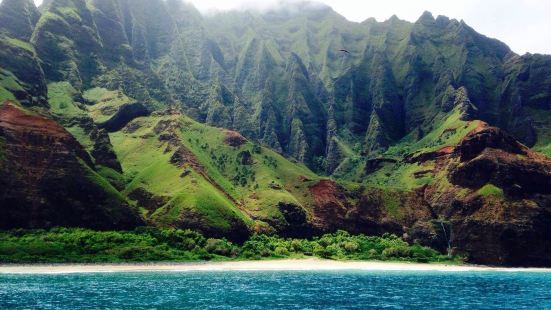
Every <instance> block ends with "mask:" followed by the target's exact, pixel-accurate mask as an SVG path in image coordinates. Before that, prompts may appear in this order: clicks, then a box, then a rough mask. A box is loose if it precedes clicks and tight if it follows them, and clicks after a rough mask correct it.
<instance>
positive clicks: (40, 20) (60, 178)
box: [0, 0, 551, 265]
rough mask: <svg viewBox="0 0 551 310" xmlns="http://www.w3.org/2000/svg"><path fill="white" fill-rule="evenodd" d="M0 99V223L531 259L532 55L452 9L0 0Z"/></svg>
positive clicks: (537, 135) (548, 84)
mask: <svg viewBox="0 0 551 310" xmlns="http://www.w3.org/2000/svg"><path fill="white" fill-rule="evenodd" d="M0 102H2V105H1V106H0V147H1V149H0V185H1V191H0V205H1V206H2V207H1V212H2V217H1V219H0V228H17V227H26V228H27V227H28V228H44V227H53V226H81V227H89V228H96V229H108V228H125V229H126V228H132V227H136V226H140V225H154V226H161V227H181V228H193V229H196V230H199V231H201V232H203V233H204V234H206V235H208V236H215V237H228V238H231V239H234V240H243V239H245V238H247V236H249V235H250V234H252V233H255V232H263V233H278V234H280V235H283V236H298V237H303V236H311V235H314V234H319V233H323V232H330V231H335V230H337V229H345V230H348V231H350V232H353V233H368V234H382V233H385V232H391V233H395V234H398V235H400V236H403V237H404V238H405V239H406V240H408V241H410V242H419V243H422V244H424V245H430V246H432V247H435V248H437V249H440V250H442V251H445V250H447V249H448V247H451V248H452V249H451V250H453V251H455V252H457V253H460V254H464V255H466V256H467V257H468V258H469V259H470V260H471V261H474V262H481V263H495V264H498V263H499V264H534V265H549V264H551V244H550V242H551V236H550V233H549V232H548V229H547V227H549V225H550V224H551V214H550V209H549V208H550V206H551V190H550V188H551V160H550V159H549V158H548V157H546V155H544V154H551V135H550V134H549V132H550V131H549V129H550V126H551V106H550V104H551V57H550V56H545V55H530V54H527V55H524V56H519V55H517V54H515V53H513V52H512V51H511V50H510V49H509V48H508V47H507V46H506V45H505V44H503V43H501V42H499V41H497V40H494V39H490V38H487V37H485V36H483V35H481V34H479V33H477V32H476V31H475V30H473V29H472V28H471V27H469V26H468V25H466V24H465V23H464V22H463V21H457V20H453V19H448V18H447V17H442V16H439V17H438V18H434V17H433V16H432V15H431V14H430V13H425V14H423V15H422V16H421V17H420V19H419V20H418V21H417V22H415V23H410V22H406V21H402V20H400V19H398V18H397V17H392V18H390V19H389V20H387V21H385V22H377V21H375V20H374V19H368V20H366V21H364V22H362V23H353V22H350V21H347V20H346V19H345V18H344V17H342V16H340V15H339V14H337V13H336V12H335V11H333V10H332V9H331V8H329V7H327V6H324V5H321V4H316V3H311V2H291V3H285V4H282V5H281V6H280V7H279V8H277V9H274V10H271V11H267V12H253V11H243V12H237V11H231V12H224V13H219V14H216V15H207V16H205V15H202V14H200V13H199V12H198V11H197V10H196V9H195V8H194V7H193V6H192V5H190V4H187V3H185V2H183V1H180V0H166V1H165V0H48V1H44V3H43V4H42V6H41V7H39V8H37V7H36V6H35V4H34V3H33V1H32V0H3V1H2V2H1V4H0ZM36 124H42V125H43V126H42V127H41V126H37V125H36ZM537 152H540V153H537ZM542 153H543V154H542ZM14 167H16V168H14ZM481 249H484V251H481Z"/></svg>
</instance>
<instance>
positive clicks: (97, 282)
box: [0, 271, 551, 309]
mask: <svg viewBox="0 0 551 310" xmlns="http://www.w3.org/2000/svg"><path fill="white" fill-rule="evenodd" d="M0 309H551V275H550V274H547V273H506V272H460V273H444V272H430V273H427V272H353V271H350V272H191V273H111V274H72V275H0Z"/></svg>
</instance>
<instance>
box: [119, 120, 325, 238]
mask: <svg viewBox="0 0 551 310" xmlns="http://www.w3.org/2000/svg"><path fill="white" fill-rule="evenodd" d="M162 121H164V122H167V121H171V122H175V123H177V124H179V127H180V129H178V132H177V134H178V138H179V143H181V144H182V145H183V146H185V147H186V148H187V149H189V150H190V151H191V152H192V153H193V154H194V155H195V157H196V158H197V161H198V162H199V163H200V164H201V165H202V166H203V167H204V168H203V169H204V170H205V173H206V175H208V178H205V177H204V175H203V174H202V173H201V171H196V170H194V169H192V168H191V167H184V168H178V167H176V166H175V165H172V164H170V158H171V156H172V154H173V153H174V151H175V149H171V150H170V151H169V152H165V150H166V149H167V146H168V143H167V142H162V141H159V134H156V133H155V131H154V129H155V127H156V126H157V124H158V123H159V122H162ZM134 123H135V124H138V125H139V126H141V127H140V128H139V129H138V130H137V131H135V132H133V133H124V132H117V133H114V134H112V135H111V140H112V143H113V145H114V149H115V152H116V153H117V154H118V157H119V160H120V161H121V163H122V166H123V170H124V172H125V175H126V176H127V178H128V179H129V180H130V182H129V183H128V184H127V186H126V189H125V193H127V194H128V193H131V192H132V191H133V190H135V189H136V188H138V187H142V188H144V189H146V190H147V191H149V192H151V193H153V194H154V195H156V196H161V197H167V198H168V203H166V204H165V205H164V206H163V207H161V208H160V209H157V210H156V211H154V212H153V213H151V214H150V213H149V212H148V211H146V210H143V214H144V215H146V216H147V217H149V218H151V219H152V220H153V221H154V222H156V223H159V224H162V225H170V224H172V223H174V222H175V221H178V219H179V217H180V216H182V210H183V209H192V210H194V211H195V212H199V213H200V214H202V215H203V216H204V217H205V218H206V219H207V221H208V222H209V224H211V225H213V226H214V227H219V228H228V225H230V219H231V217H238V218H240V219H243V220H245V222H247V223H249V224H252V219H253V218H254V219H264V218H280V217H281V214H280V213H279V210H278V209H277V204H278V203H279V202H291V203H296V204H299V205H301V204H302V203H303V202H306V200H307V197H304V193H305V192H307V185H308V182H306V183H305V182H302V181H300V176H305V177H307V178H309V179H316V176H315V175H314V174H313V173H312V172H311V171H309V170H308V169H307V168H305V167H304V166H303V165H299V164H294V163H291V162H289V161H288V160H286V159H285V158H283V157H282V156H280V155H278V154H276V153H274V152H272V151H270V150H268V149H265V148H259V147H258V146H255V145H253V144H252V143H248V142H247V143H246V144H244V145H242V146H240V147H232V146H229V145H227V144H225V143H224V138H225V133H224V131H223V130H221V129H218V128H213V127H209V126H206V125H203V124H200V123H197V122H195V121H193V120H191V119H190V118H188V117H186V116H183V115H180V114H177V115H162V116H160V115H156V116H155V115H154V116H150V117H144V118H139V119H137V120H135V121H134ZM160 134H163V133H162V132H161V133H160ZM253 149H254V150H253ZM255 150H256V152H255ZM258 150H260V151H258ZM247 151H248V152H250V153H251V154H252V156H253V164H252V165H244V164H242V163H241V161H240V155H239V154H240V153H242V152H247ZM185 174H187V175H185ZM184 175H185V176H184ZM236 176H237V177H236ZM273 184H277V185H273ZM278 187H279V188H278Z"/></svg>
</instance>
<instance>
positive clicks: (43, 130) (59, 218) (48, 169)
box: [0, 101, 142, 229]
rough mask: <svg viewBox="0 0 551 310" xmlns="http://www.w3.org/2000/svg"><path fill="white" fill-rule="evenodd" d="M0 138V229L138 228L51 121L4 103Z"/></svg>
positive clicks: (133, 215) (121, 199)
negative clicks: (83, 226)
mask: <svg viewBox="0 0 551 310" xmlns="http://www.w3.org/2000/svg"><path fill="white" fill-rule="evenodd" d="M0 136H1V137H2V139H1V140H0V141H1V145H2V152H1V156H0V183H1V186H2V195H1V196H0V206H1V207H0V212H2V219H1V220H0V227H2V228H4V229H9V228H48V227H56V226H66V227H79V226H81V225H82V223H86V226H88V227H91V228H96V229H115V228H121V229H129V228H133V227H136V226H138V225H140V224H141V223H142V221H141V220H140V218H139V216H138V215H137V212H136V211H135V210H133V209H132V208H130V206H129V204H128V203H127V202H126V201H125V198H124V197H123V196H121V195H120V194H118V193H117V192H116V190H114V189H113V188H112V186H111V185H110V184H109V183H108V182H106V181H103V180H101V179H100V177H99V176H98V175H97V173H96V172H95V171H94V166H93V164H92V161H91V158H90V156H89V155H88V153H87V152H86V151H85V150H84V148H83V147H82V146H81V145H80V144H79V143H78V142H77V141H76V139H75V138H74V137H73V136H71V134H70V133H69V132H67V131H66V130H65V129H64V128H63V127H61V126H60V125H59V124H57V123H56V122H54V121H52V120H50V119H47V118H45V117H42V116H39V115H36V114H32V113H29V112H25V111H24V110H23V109H21V108H20V107H18V106H17V105H16V104H14V103H12V102H9V101H8V102H5V103H3V104H2V105H1V106H0Z"/></svg>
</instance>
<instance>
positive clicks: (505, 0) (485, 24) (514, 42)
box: [35, 0, 551, 54]
mask: <svg viewBox="0 0 551 310" xmlns="http://www.w3.org/2000/svg"><path fill="white" fill-rule="evenodd" d="M187 1H189V2H192V3H194V4H195V6H196V7H197V8H199V9H200V10H201V11H204V12H206V11H209V10H212V9H218V10H229V9H242V8H244V7H250V6H255V7H261V8H265V7H269V6H271V5H272V4H274V3H276V2H278V0H262V1H258V0H257V1H253V0H187ZM318 1H319V2H323V3H326V4H328V5H330V6H331V7H333V9H334V10H335V11H337V12H339V13H340V14H342V15H344V16H345V17H346V18H348V19H349V20H352V21H358V22H360V21H363V20H365V19H367V18H368V17H375V18H376V19H377V20H378V21H383V20H386V19H388V18H389V17H390V16H392V15H393V14H396V15H398V17H400V18H401V19H405V20H408V21H415V20H417V18H418V17H419V16H421V14H422V13H423V11H431V12H432V13H433V14H434V15H435V16H437V15H446V16H448V17H451V18H456V19H459V20H460V19H463V20H465V22H467V24H469V25H470V26H472V27H473V28H474V29H476V30H477V31H478V32H480V33H482V34H485V35H487V36H489V37H493V38H497V39H499V40H501V41H503V42H505V43H506V44H508V45H509V46H510V47H511V48H512V49H513V51H515V52H516V53H519V54H524V53H526V52H530V53H543V54H551V0H318ZM35 2H37V3H40V2H42V0H35Z"/></svg>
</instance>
